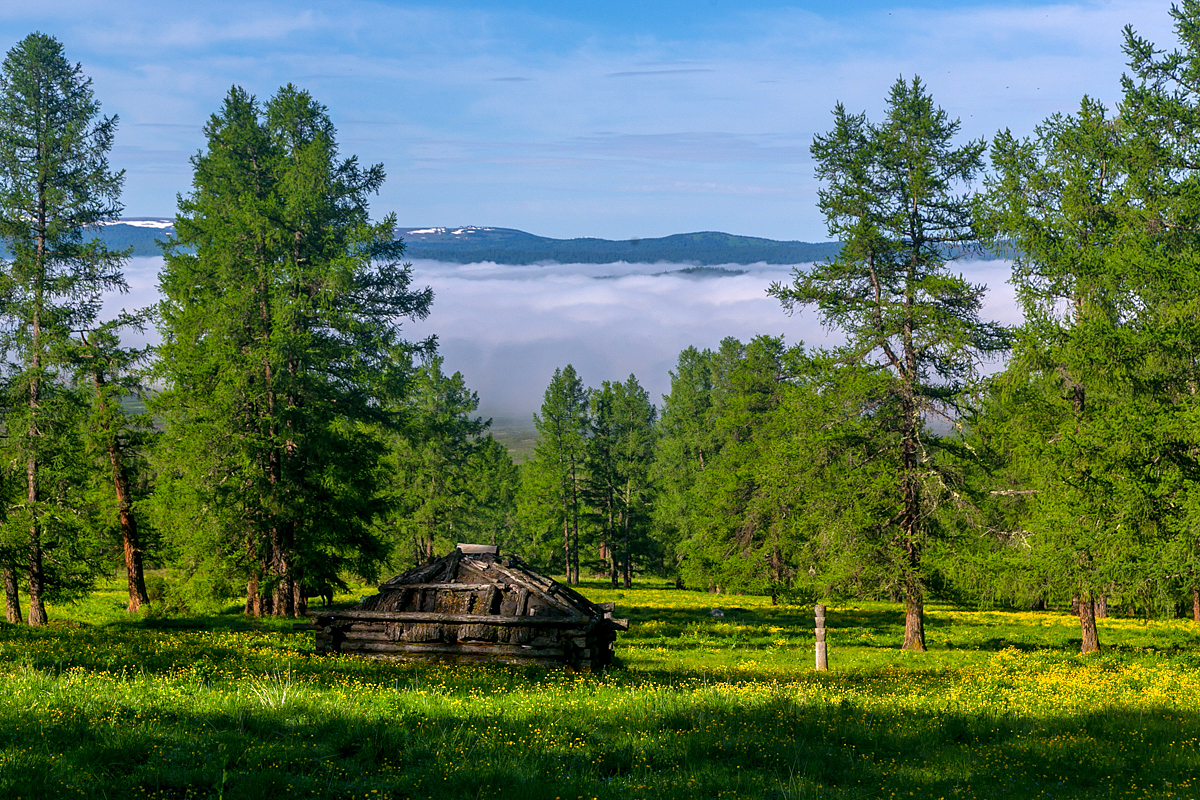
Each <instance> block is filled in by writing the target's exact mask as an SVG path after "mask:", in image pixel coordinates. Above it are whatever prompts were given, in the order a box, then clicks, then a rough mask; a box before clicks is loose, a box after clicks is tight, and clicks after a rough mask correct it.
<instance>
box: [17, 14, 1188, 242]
mask: <svg viewBox="0 0 1200 800" xmlns="http://www.w3.org/2000/svg"><path fill="white" fill-rule="evenodd" d="M1168 7H1169V6H1168V4H1167V3H1164V2H1157V1H1156V2H1138V1H1137V0H1122V1H1118V2H1078V3H1038V2H1025V3H979V4H976V3H950V2H926V3H917V4H898V3H889V2H863V3H853V2H846V3H816V2H799V3H795V2H793V3H785V2H770V1H768V2H739V3H732V2H728V1H727V0H691V2H674V0H672V2H653V1H652V0H645V1H643V2H625V1H624V0H615V1H612V2H591V1H589V2H576V3H563V2H559V3H550V2H517V3H499V2H475V3H471V2H456V3H437V4H415V3H403V2H376V3H368V2H338V0H333V1H332V2H321V3H303V2H300V3H296V2H258V1H256V0H250V1H249V2H226V1H225V0H216V1H215V2H207V3H204V4H197V3H193V2H175V1H174V0H161V1H160V2H154V3H139V2H104V1H103V0H86V1H85V0H72V1H70V2H68V1H64V0H44V1H43V2H6V3H2V4H0V44H5V46H10V45H11V43H14V42H16V41H17V40H18V39H20V38H21V37H22V36H24V35H25V34H27V33H29V32H30V31H33V30H41V31H44V32H46V33H50V34H52V35H54V36H56V37H58V38H59V39H60V40H61V41H62V42H63V43H64V45H65V46H66V49H67V54H68V56H69V57H70V58H71V59H73V60H77V61H80V62H82V64H83V67H84V70H85V72H86V73H87V74H89V75H90V76H92V78H93V80H94V85H95V91H96V94H97V97H98V98H99V99H100V101H101V102H102V103H103V106H104V111H105V112H106V113H117V114H119V116H120V119H121V124H120V129H119V133H118V138H117V144H116V147H115V148H114V151H113V154H112V162H113V164H114V166H116V167H120V168H124V169H125V170H126V171H127V179H126V188H125V203H126V208H127V215H129V216H169V215H171V214H172V213H173V211H174V201H175V195H176V193H177V192H180V191H186V190H187V188H188V185H189V181H190V168H189V164H188V158H189V157H190V156H191V155H192V154H193V153H195V152H196V150H197V149H199V148H200V147H201V146H202V144H203V139H202V135H201V127H202V125H203V123H204V121H205V120H206V118H207V116H208V115H209V114H210V113H211V112H212V111H213V110H215V109H216V108H217V107H218V105H219V103H220V101H221V98H222V97H223V95H224V94H225V92H226V91H227V90H228V88H229V87H230V86H231V85H232V84H235V83H236V84H240V85H242V86H245V87H246V88H248V89H249V90H251V91H252V92H254V93H256V94H259V95H261V96H267V95H269V94H270V93H271V92H272V91H273V90H274V89H275V88H277V87H278V86H279V85H281V84H283V83H286V82H289V81H290V82H294V83H296V84H297V85H300V86H302V87H304V88H307V89H309V90H310V91H311V92H312V93H313V94H314V96H315V97H316V98H317V99H318V100H320V101H321V102H323V103H325V104H326V105H327V106H328V107H329V109H330V114H331V116H332V118H333V120H334V122H335V123H336V125H337V127H338V130H339V133H340V138H341V143H342V147H343V150H344V151H345V152H346V153H348V154H349V153H353V154H356V155H358V156H359V157H360V158H361V159H362V160H364V161H367V162H383V163H384V164H385V166H386V168H387V171H388V175H389V180H388V183H387V185H386V187H385V188H384V189H383V191H382V192H381V194H380V196H379V198H378V199H377V201H376V203H375V209H376V211H377V212H379V213H380V214H382V213H384V212H388V211H395V212H396V214H397V215H398V217H399V221H400V224H401V225H406V226H408V225H412V226H424V225H466V224H474V225H495V226H505V227H514V228H521V229H523V230H527V231H531V232H533V233H538V234H542V235H549V236H561V237H569V236H604V237H609V238H631V237H647V236H661V235H666V234H670V233H678V232H684V231H695V230H724V231H729V232H733V233H741V234H748V235H757V236H767V237H771V238H777V239H804V240H810V241H811V240H821V239H824V238H826V236H825V229H824V223H823V221H822V219H821V217H820V215H819V213H818V211H817V209H816V207H815V195H816V188H817V187H816V184H815V181H814V179H813V176H812V164H811V161H810V159H809V157H808V145H809V142H810V141H811V137H812V135H813V133H814V132H819V131H823V130H825V129H827V128H828V125H829V119H830V116H829V114H830V110H831V109H832V107H833V105H834V103H835V102H837V101H839V100H840V101H842V102H844V103H845V104H846V105H847V106H848V107H849V108H850V109H851V110H866V111H867V112H868V113H870V114H871V115H872V116H878V115H879V113H880V112H881V109H882V105H883V103H882V99H883V97H884V95H885V93H886V91H887V89H888V87H889V85H890V84H891V83H892V82H893V81H895V79H896V78H897V77H898V76H901V75H904V76H911V75H913V74H920V75H921V76H922V78H924V79H925V81H926V83H927V84H928V86H929V88H930V90H931V91H932V93H933V95H934V98H935V99H936V100H937V101H938V102H939V103H940V104H941V105H942V106H943V107H945V108H946V109H947V110H948V111H949V112H950V113H951V114H952V115H954V116H957V117H960V118H961V119H962V122H963V135H964V136H971V137H977V136H990V135H992V134H993V133H994V132H995V131H996V130H997V129H998V128H1002V127H1010V128H1012V129H1013V130H1014V131H1016V132H1019V133H1028V132H1029V131H1031V130H1032V128H1033V126H1034V125H1035V124H1037V122H1038V121H1039V120H1041V119H1042V118H1044V117H1045V116H1047V115H1048V114H1050V113H1053V112H1056V111H1070V110H1071V109H1073V108H1074V107H1076V106H1077V104H1078V101H1079V99H1080V97H1081V96H1082V95H1083V94H1085V93H1088V94H1092V95H1093V96H1096V97H1099V98H1101V99H1103V100H1106V101H1113V100H1115V99H1116V98H1117V95H1118V86H1119V78H1120V75H1121V71H1122V68H1123V56H1122V53H1121V50H1120V45H1121V28H1122V27H1123V26H1124V25H1126V24H1132V25H1133V26H1134V27H1135V28H1136V29H1137V30H1138V31H1139V32H1140V33H1142V34H1143V35H1145V36H1147V37H1149V38H1151V39H1152V40H1154V41H1156V42H1159V43H1160V44H1163V45H1169V44H1171V43H1172V41H1173V36H1172V32H1171V29H1170V21H1169V17H1168V14H1167V10H1168Z"/></svg>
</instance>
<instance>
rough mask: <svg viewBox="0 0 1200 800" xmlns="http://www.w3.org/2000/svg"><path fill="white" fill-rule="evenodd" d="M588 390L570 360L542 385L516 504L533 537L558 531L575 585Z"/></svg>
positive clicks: (586, 436) (564, 558)
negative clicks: (533, 435)
mask: <svg viewBox="0 0 1200 800" xmlns="http://www.w3.org/2000/svg"><path fill="white" fill-rule="evenodd" d="M590 422H591V420H590V417H589V411H588V390H587V389H586V388H585V387H584V385H583V383H582V382H581V381H580V380H579V376H578V375H577V374H576V373H575V368H574V367H573V366H571V365H570V364H568V365H567V366H566V367H564V368H562V369H556V370H555V371H554V377H553V378H551V380H550V384H549V385H548V386H547V387H546V393H545V397H544V399H543V401H542V407H541V413H540V414H535V415H534V417H533V424H534V426H535V427H536V428H537V432H538V440H537V445H536V447H535V449H534V454H533V458H532V459H530V461H529V462H527V463H526V464H525V465H524V467H523V469H522V472H523V479H522V489H521V498H520V500H519V503H520V505H521V507H522V510H521V513H522V517H523V519H524V522H523V524H524V526H525V527H526V529H527V530H529V531H530V533H532V534H533V535H534V536H535V538H539V539H540V538H541V536H542V535H544V534H545V533H548V528H549V527H553V528H555V529H557V530H558V531H561V533H562V553H563V565H564V571H565V572H566V574H567V582H568V583H571V584H577V583H579V529H580V517H581V516H582V515H583V514H584V513H585V506H584V503H585V496H584V484H585V480H586V478H587V473H586V469H587V439H588V436H589V427H590Z"/></svg>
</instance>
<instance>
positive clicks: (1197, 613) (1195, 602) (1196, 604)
mask: <svg viewBox="0 0 1200 800" xmlns="http://www.w3.org/2000/svg"><path fill="white" fill-rule="evenodd" d="M1192 619H1193V620H1194V621H1196V622H1200V587H1196V586H1193V587H1192Z"/></svg>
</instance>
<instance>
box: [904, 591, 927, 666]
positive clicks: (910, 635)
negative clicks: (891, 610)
mask: <svg viewBox="0 0 1200 800" xmlns="http://www.w3.org/2000/svg"><path fill="white" fill-rule="evenodd" d="M901 649H903V650H912V651H914V652H917V653H924V652H925V598H924V597H923V596H922V594H921V589H920V588H919V587H917V586H916V585H914V584H910V585H909V586H907V587H905V592H904V646H903V647H902V648H901Z"/></svg>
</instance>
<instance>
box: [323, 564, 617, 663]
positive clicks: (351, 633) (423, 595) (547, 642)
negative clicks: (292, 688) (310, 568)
mask: <svg viewBox="0 0 1200 800" xmlns="http://www.w3.org/2000/svg"><path fill="white" fill-rule="evenodd" d="M311 616H312V617H313V620H312V626H311V627H313V628H315V629H316V631H317V642H316V644H317V652H318V653H322V654H325V653H359V654H362V655H368V656H375V657H384V658H394V659H399V660H405V661H443V662H451V663H456V664H477V663H503V664H540V665H544V666H567V667H573V668H575V669H591V670H597V669H602V668H603V667H606V666H608V665H609V664H611V663H612V659H613V643H614V642H615V640H616V636H617V631H625V630H629V623H628V621H627V620H623V619H613V604H612V603H593V602H591V601H590V600H588V599H587V598H586V597H584V596H583V595H581V594H579V593H578V592H576V591H574V590H572V589H570V588H569V587H566V586H563V585H561V584H559V583H557V582H555V581H553V580H551V579H549V578H546V577H543V576H541V575H538V574H537V573H536V572H534V571H533V570H532V569H530V568H529V566H528V565H527V564H525V562H523V561H522V560H521V559H519V558H517V557H516V556H507V557H505V558H501V557H500V551H499V548H498V547H496V546H495V545H471V544H459V545H458V546H457V547H456V548H455V549H454V550H453V551H452V552H451V553H450V554H449V555H447V556H445V557H443V558H439V559H435V560H433V561H430V562H429V563H427V564H423V565H421V566H419V567H414V568H413V569H410V570H408V571H407V572H405V573H403V574H401V575H397V576H396V577H394V578H392V579H391V580H389V581H387V582H386V583H384V584H382V585H380V587H379V593H378V594H375V595H371V596H370V597H365V598H363V600H362V602H360V603H359V604H358V605H357V606H355V607H354V608H353V609H350V610H348V611H319V612H313V613H312V614H311ZM306 627H308V626H306Z"/></svg>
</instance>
